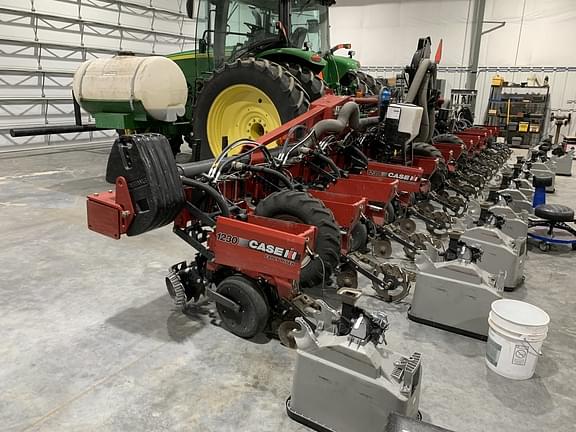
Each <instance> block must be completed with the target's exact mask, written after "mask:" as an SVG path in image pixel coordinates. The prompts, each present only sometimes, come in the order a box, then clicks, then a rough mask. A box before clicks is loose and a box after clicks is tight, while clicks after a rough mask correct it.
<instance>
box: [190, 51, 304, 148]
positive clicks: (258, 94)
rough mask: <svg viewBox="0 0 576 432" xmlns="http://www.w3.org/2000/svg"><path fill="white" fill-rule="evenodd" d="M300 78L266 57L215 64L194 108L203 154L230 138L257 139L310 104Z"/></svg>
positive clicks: (230, 140) (233, 139) (194, 127)
mask: <svg viewBox="0 0 576 432" xmlns="http://www.w3.org/2000/svg"><path fill="white" fill-rule="evenodd" d="M308 106H309V100H308V96H307V95H306V92H305V91H304V89H303V88H302V86H301V84H300V82H299V81H298V80H297V79H296V78H294V76H293V75H292V74H291V73H290V72H289V71H288V70H287V69H286V68H284V67H283V66H281V65H279V64H277V63H273V62H270V61H268V60H261V59H254V58H249V59H244V60H240V59H239V60H237V61H235V62H234V63H226V64H224V65H223V66H222V67H220V68H218V69H217V70H215V71H214V72H213V73H212V74H211V75H210V77H209V78H208V79H207V80H206V81H205V82H204V84H203V86H202V88H201V89H200V90H199V92H198V94H197V97H196V103H195V105H194V108H193V113H194V114H193V120H192V130H193V133H194V138H196V139H199V140H200V141H201V142H202V143H203V145H202V148H201V149H200V157H201V159H209V158H211V157H214V156H217V155H219V154H220V153H221V152H222V144H223V137H226V139H227V142H228V143H233V142H235V141H238V140H240V139H244V138H247V139H251V140H257V139H258V138H260V137H261V136H263V135H265V134H266V133H268V132H270V131H272V130H274V129H276V128H278V127H280V126H281V125H282V124H284V123H286V122H288V121H289V120H292V119H293V118H294V117H297V116H299V115H300V114H303V113H304V112H306V111H307V110H308Z"/></svg>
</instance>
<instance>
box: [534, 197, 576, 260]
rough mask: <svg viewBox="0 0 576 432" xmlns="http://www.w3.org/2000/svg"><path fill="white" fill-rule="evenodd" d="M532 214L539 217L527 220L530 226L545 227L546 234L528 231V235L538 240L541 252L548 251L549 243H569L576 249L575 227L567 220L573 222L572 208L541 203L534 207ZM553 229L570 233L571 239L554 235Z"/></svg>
mask: <svg viewBox="0 0 576 432" xmlns="http://www.w3.org/2000/svg"><path fill="white" fill-rule="evenodd" d="M534 216H536V217H537V218H539V219H531V220H530V221H529V224H530V228H534V227H547V228H548V231H547V232H546V235H541V234H536V233H530V232H529V233H528V237H530V238H533V239H535V240H539V241H540V243H538V247H539V248H540V250H541V251H542V252H548V251H549V250H550V245H551V244H564V245H571V246H572V250H576V229H574V228H572V227H571V226H570V225H568V224H567V222H574V210H572V209H571V208H570V207H566V206H565V205H561V204H541V205H539V206H538V207H536V208H535V209H534ZM554 229H561V230H564V231H567V232H569V233H570V234H572V237H573V238H572V239H560V238H555V237H554Z"/></svg>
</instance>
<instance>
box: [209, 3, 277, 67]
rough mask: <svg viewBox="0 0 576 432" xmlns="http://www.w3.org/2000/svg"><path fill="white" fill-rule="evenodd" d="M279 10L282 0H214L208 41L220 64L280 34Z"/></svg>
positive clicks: (210, 13) (211, 5)
mask: <svg viewBox="0 0 576 432" xmlns="http://www.w3.org/2000/svg"><path fill="white" fill-rule="evenodd" d="M278 12H279V2H278V0H251V1H248V0H211V1H210V12H209V17H208V21H209V23H210V29H211V30H210V31H208V34H209V38H210V39H208V41H207V42H208V44H207V45H208V46H212V47H213V53H214V58H215V61H216V64H217V65H218V64H219V63H221V62H222V61H225V60H226V59H229V58H231V57H234V56H235V55H236V54H237V53H239V52H240V51H242V50H249V49H250V47H251V46H254V45H255V44H258V43H259V42H262V41H265V40H267V39H270V38H275V37H277V34H278V32H277V30H276V27H275V26H276V21H278Z"/></svg>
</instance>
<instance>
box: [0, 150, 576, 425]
mask: <svg viewBox="0 0 576 432" xmlns="http://www.w3.org/2000/svg"><path fill="white" fill-rule="evenodd" d="M106 154H107V151H106V150H102V151H82V152H68V153H59V154H52V155H43V156H32V157H20V158H16V157H12V158H10V159H6V158H4V159H0V245H1V247H0V430H2V431H92V430H98V431H101V432H104V431H122V432H123V431H164V430H166V431H304V430H307V429H306V428H303V427H301V426H300V425H298V424H296V423H294V422H292V421H291V420H290V419H288V417H287V416H286V414H285V410H284V401H285V399H286V397H287V396H288V394H289V392H290V383H291V371H292V367H293V363H294V359H295V352H294V351H290V350H288V349H286V348H284V347H283V346H281V345H280V344H279V343H278V342H277V341H275V340H267V339H265V338H259V339H258V340H257V341H245V340H242V339H239V338H236V337H235V336H233V335H231V334H230V333H228V332H226V331H225V330H223V329H222V328H220V327H218V326H217V325H216V322H215V320H214V316H213V313H212V312H211V308H209V307H202V308H197V309H196V310H194V311H192V312H191V313H190V314H189V315H188V316H186V315H182V314H181V313H180V312H176V311H174V310H172V306H171V302H170V299H169V298H168V296H167V294H166V293H165V288H164V281H163V279H164V276H165V273H166V269H167V268H168V266H169V265H171V264H173V263H176V262H178V261H181V260H183V259H186V258H190V257H191V256H192V250H191V249H190V248H189V247H188V246H187V245H185V244H184V242H182V241H181V240H179V239H178V238H176V236H174V235H173V234H171V230H170V228H169V227H167V228H164V229H162V230H158V231H156V232H152V233H148V234H146V235H144V236H141V237H135V238H130V239H123V240H121V241H114V240H112V239H108V238H105V237H102V236H99V235H97V234H95V233H92V232H90V231H88V230H87V228H86V224H85V198H84V197H85V195H86V194H87V193H90V192H95V191H101V190H105V189H108V186H107V185H106V184H105V182H104V180H103V178H102V174H103V169H104V166H105V160H106ZM575 186H576V179H571V178H558V180H557V193H556V194H554V195H552V196H549V199H550V201H552V202H561V203H566V204H568V205H572V206H574V203H575V202H576V188H575ZM575 253H576V252H575ZM575 259H576V257H575V256H574V253H572V252H570V251H554V252H551V253H549V254H542V253H540V252H539V251H538V250H534V249H532V250H531V251H530V253H529V263H528V265H527V269H526V283H525V285H524V286H523V287H521V288H520V289H518V290H517V291H516V292H514V293H513V294H511V295H509V297H513V298H518V299H523V300H527V301H529V302H531V303H534V304H535V305H538V306H540V307H542V308H543V309H544V310H546V311H547V312H548V313H549V314H550V316H551V318H552V322H551V325H550V332H549V336H548V339H547V340H546V342H545V345H544V347H543V349H544V352H545V355H544V357H542V358H541V359H540V361H539V363H538V368H537V370H536V375H535V377H534V378H533V379H531V380H529V381H520V382H515V381H510V380H507V379H504V378H501V377H499V376H497V375H495V374H494V373H492V372H490V371H489V370H487V368H486V367H485V365H484V345H485V344H484V343H483V342H479V341H475V340H472V339H468V338H465V337H462V336H458V335H454V334H451V333H446V332H443V331H441V330H437V329H433V328H429V327H426V326H423V325H419V324H416V323H413V322H410V321H408V320H407V319H406V310H407V307H408V306H407V304H398V305H387V307H386V310H387V312H388V315H389V318H390V322H391V329H390V330H389V331H388V333H387V339H388V343H389V345H388V347H389V348H390V349H392V350H394V351H397V352H400V353H406V354H409V353H411V352H413V351H420V352H421V353H422V354H423V361H424V366H423V367H424V376H423V388H422V397H421V405H420V407H421V411H422V413H423V416H424V419H425V420H428V421H431V422H433V423H435V424H438V425H441V426H444V427H447V428H450V429H453V430H455V431H462V432H464V431H466V432H480V431H490V432H498V431H511V430H514V431H516V430H520V431H522V432H532V431H533V432H536V431H538V432H540V431H544V430H548V431H553V430H558V431H560V430H561V431H568V430H574V428H575V426H574V425H575V424H576V420H575V419H574V417H575V415H576V391H575V390H574V387H575V386H576V372H575V368H574V358H576V324H575V320H574V313H575V311H576V294H575V293H574V289H575V288H576V286H575V283H574V277H575V275H576V272H575V270H574V268H575V267H574V263H575V262H576V261H575Z"/></svg>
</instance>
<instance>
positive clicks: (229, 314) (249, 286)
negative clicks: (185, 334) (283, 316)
mask: <svg viewBox="0 0 576 432" xmlns="http://www.w3.org/2000/svg"><path fill="white" fill-rule="evenodd" d="M216 291H217V292H218V294H220V295H222V296H224V297H226V298H228V299H230V300H232V301H234V302H235V303H237V304H239V305H240V312H238V313H237V312H234V311H233V310H231V309H228V308H227V307H225V306H223V305H221V304H220V303H216V310H217V311H218V314H219V315H220V319H221V320H222V324H223V326H224V327H225V328H226V329H227V330H228V331H230V332H231V333H233V334H235V335H236V336H239V337H241V338H245V339H248V338H252V337H254V336H256V335H257V334H259V333H261V332H262V331H263V330H264V328H265V327H266V324H267V323H268V320H269V318H270V309H269V307H268V304H267V303H266V300H264V296H263V295H262V294H260V291H258V289H257V288H256V286H255V285H254V283H253V282H252V281H250V280H249V279H247V278H245V277H243V276H230V277H227V278H226V279H224V280H223V281H222V282H220V284H218V288H217V289H216Z"/></svg>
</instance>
